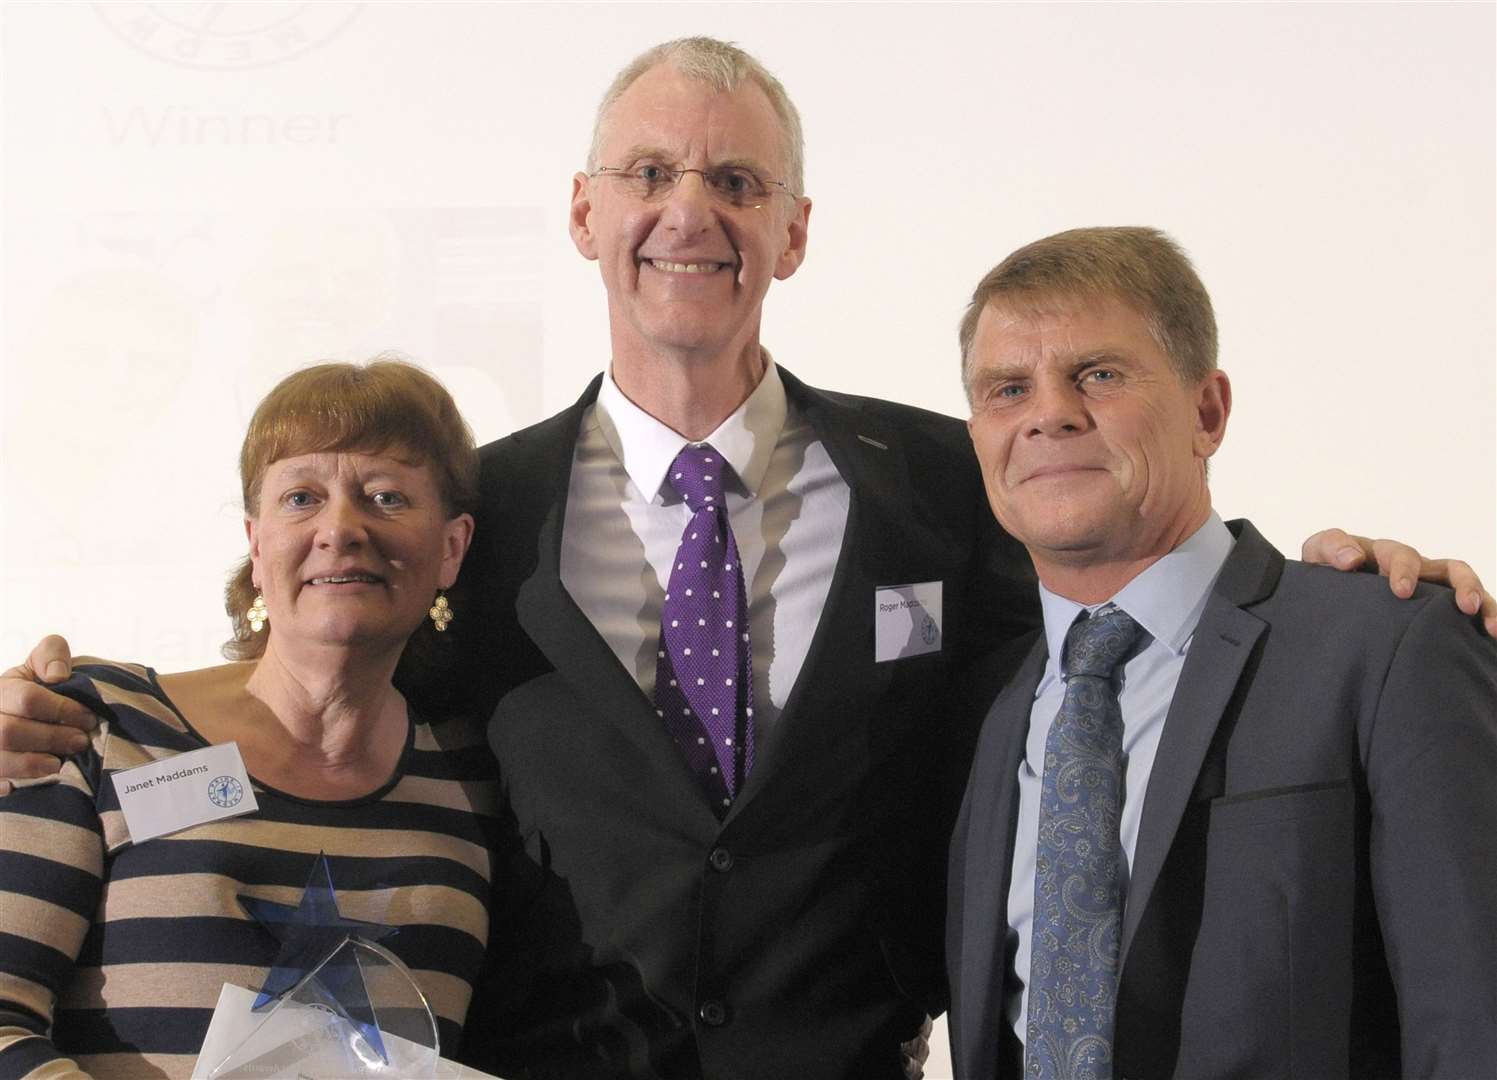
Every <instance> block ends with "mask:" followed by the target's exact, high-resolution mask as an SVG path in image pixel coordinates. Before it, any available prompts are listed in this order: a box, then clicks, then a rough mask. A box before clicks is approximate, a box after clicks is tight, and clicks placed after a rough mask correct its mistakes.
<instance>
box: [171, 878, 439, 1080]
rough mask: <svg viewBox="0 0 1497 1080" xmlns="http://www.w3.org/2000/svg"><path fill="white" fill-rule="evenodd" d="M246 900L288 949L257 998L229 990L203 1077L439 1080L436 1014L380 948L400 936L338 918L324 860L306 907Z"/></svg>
mask: <svg viewBox="0 0 1497 1080" xmlns="http://www.w3.org/2000/svg"><path fill="white" fill-rule="evenodd" d="M239 899H240V903H241V904H242V905H243V906H244V907H245V909H246V910H247V911H248V912H249V913H250V914H251V915H253V916H255V918H257V919H258V920H259V921H260V923H261V924H262V925H263V926H264V927H265V928H266V929H267V930H269V931H270V932H271V933H272V934H274V935H275V936H276V938H277V939H278V940H279V941H280V952H279V954H278V955H277V957H276V961H275V966H274V967H273V968H272V969H271V971H270V974H269V975H267V976H266V979H265V984H264V986H263V987H262V988H261V989H260V991H259V993H258V994H255V993H253V992H252V991H248V990H243V989H240V988H238V987H233V986H225V987H224V992H223V994H222V995H221V996H220V998H219V1004H218V1008H217V1009H216V1010H215V1012H214V1019H213V1023H212V1026H210V1028H209V1032H208V1039H207V1040H206V1041H205V1042H204V1045H203V1052H202V1054H201V1055H200V1056H199V1059H198V1066H199V1071H197V1072H196V1073H195V1075H198V1076H206V1077H208V1078H210V1080H229V1078H254V1080H276V1078H280V1077H286V1078H288V1080H295V1078H300V1077H312V1078H322V1077H339V1078H342V1077H364V1076H384V1077H401V1078H405V1077H413V1078H415V1077H433V1076H435V1075H436V1073H437V1068H438V1062H439V1060H440V1053H439V1045H438V1041H437V1022H436V1018H435V1017H434V1016H433V1015H432V1011H431V1006H430V1004H429V1003H428V1002H427V1000H426V995H425V994H423V993H422V992H421V988H420V987H419V986H417V985H416V982H415V980H414V979H413V978H412V977H411V974H410V972H409V970H407V968H406V967H405V965H404V964H402V963H401V962H400V960H399V959H398V958H397V957H396V956H395V955H394V954H393V953H391V952H390V951H389V950H388V949H386V948H385V947H384V946H382V945H380V944H378V943H377V941H376V940H375V939H376V938H381V937H389V936H390V935H392V934H394V933H395V932H396V931H395V928H393V927H388V926H381V925H379V924H375V923H361V922H358V921H357V920H353V919H345V918H343V917H342V916H341V915H340V914H339V913H338V909H337V903H336V900H335V898H334V894H333V888H332V876H331V873H330V871H329V870H328V865H327V859H326V857H325V856H322V857H319V859H318V861H317V865H316V867H315V868H314V870H313V872H312V879H311V880H310V881H309V882H308V883H307V888H306V891H305V892H304V893H303V894H302V899H301V903H300V904H298V905H297V906H295V907H292V906H290V905H287V904H277V903H273V902H271V901H265V900H259V899H256V898H254V897H248V896H241V897H240V898H239Z"/></svg>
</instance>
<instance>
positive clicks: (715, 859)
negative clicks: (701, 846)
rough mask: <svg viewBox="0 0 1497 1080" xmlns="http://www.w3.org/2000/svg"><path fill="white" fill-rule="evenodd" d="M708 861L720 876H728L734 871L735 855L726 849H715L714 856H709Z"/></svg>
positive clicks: (713, 850)
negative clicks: (727, 874)
mask: <svg viewBox="0 0 1497 1080" xmlns="http://www.w3.org/2000/svg"><path fill="white" fill-rule="evenodd" d="M707 861H708V862H709V863H711V864H712V869H714V870H716V871H717V872H718V873H720V874H726V873H727V872H728V871H729V870H731V869H733V853H732V852H731V851H729V850H728V849H727V848H725V847H720V848H713V849H712V854H711V855H708V856H707Z"/></svg>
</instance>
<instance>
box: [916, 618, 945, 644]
mask: <svg viewBox="0 0 1497 1080" xmlns="http://www.w3.org/2000/svg"><path fill="white" fill-rule="evenodd" d="M940 635H941V628H940V627H939V626H937V625H936V620H935V619H932V618H931V617H930V616H929V615H927V616H925V621H924V622H922V623H921V624H920V636H921V637H923V638H924V639H925V643H926V644H927V645H934V644H935V643H936V638H938V637H940Z"/></svg>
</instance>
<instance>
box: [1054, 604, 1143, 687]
mask: <svg viewBox="0 0 1497 1080" xmlns="http://www.w3.org/2000/svg"><path fill="white" fill-rule="evenodd" d="M1137 637H1138V623H1136V622H1134V621H1133V619H1132V617H1131V616H1129V614H1128V613H1127V612H1126V611H1124V610H1123V609H1122V608H1108V609H1107V610H1106V611H1099V612H1097V613H1096V614H1095V615H1093V616H1092V617H1091V618H1080V619H1077V620H1076V622H1074V623H1073V624H1072V625H1071V629H1070V630H1068V631H1067V632H1066V657H1065V660H1066V665H1065V666H1066V675H1067V677H1069V676H1072V675H1097V676H1100V677H1101V678H1111V677H1112V673H1113V672H1114V671H1116V670H1117V666H1118V664H1119V663H1120V662H1121V661H1122V659H1123V657H1124V656H1126V655H1127V654H1128V650H1129V649H1130V648H1132V647H1133V642H1134V640H1135V639H1136V638H1137Z"/></svg>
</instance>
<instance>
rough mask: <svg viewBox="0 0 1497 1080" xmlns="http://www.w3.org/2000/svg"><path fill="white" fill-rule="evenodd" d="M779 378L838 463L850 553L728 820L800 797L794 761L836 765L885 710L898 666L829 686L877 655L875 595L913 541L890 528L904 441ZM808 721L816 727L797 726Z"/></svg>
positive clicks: (905, 490)
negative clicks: (835, 673) (890, 558)
mask: <svg viewBox="0 0 1497 1080" xmlns="http://www.w3.org/2000/svg"><path fill="white" fill-rule="evenodd" d="M779 370H780V378H781V380H782V381H783V382H784V384H785V393H786V396H787V397H788V398H789V399H790V400H791V402H793V403H794V405H795V407H796V408H797V409H799V410H800V411H801V412H802V414H803V415H804V416H805V417H806V419H807V421H808V422H809V423H810V424H811V426H812V428H813V429H815V431H816V434H817V437H818V438H819V439H820V440H821V442H822V445H823V446H825V448H826V451H827V454H828V455H829V456H830V457H831V459H832V463H833V464H834V465H836V466H837V471H838V472H839V473H840V474H841V475H842V479H843V480H844V481H845V482H846V483H847V487H848V493H849V505H848V512H847V527H846V529H845V530H844V532H843V536H842V549H841V551H840V552H839V553H838V557H837V565H836V568H835V570H834V571H833V575H832V584H831V587H830V589H829V590H828V592H827V599H826V604H825V606H824V607H823V608H822V612H821V617H820V619H819V620H818V622H817V625H816V632H815V634H814V635H813V636H812V639H811V645H810V648H809V649H808V650H807V652H806V659H805V662H804V663H803V664H802V665H801V670H800V674H799V675H798V676H797V677H796V680H795V685H794V686H793V687H792V688H791V691H790V696H789V698H788V699H787V700H786V702H785V708H784V709H783V710H782V711H781V713H780V720H779V728H778V731H777V733H776V738H775V739H774V740H772V741H771V742H770V743H769V745H768V747H767V748H766V750H765V752H764V753H763V755H762V756H761V757H760V758H759V761H758V762H757V763H756V765H755V766H754V771H753V772H752V773H750V774H749V778H748V781H747V783H746V784H745V785H744V789H743V793H742V797H741V798H739V799H738V800H737V801H736V802H735V804H734V807H733V810H732V811H731V812H730V814H729V820H732V819H733V818H735V817H736V816H737V815H738V814H739V813H740V812H742V811H746V810H747V808H748V806H749V805H750V804H751V803H752V801H753V799H754V797H755V796H757V795H758V794H759V793H760V792H761V791H763V790H764V789H766V788H768V787H771V786H774V787H781V786H783V787H784V788H785V793H786V794H787V795H789V796H790V797H794V792H795V785H796V784H797V783H798V781H797V780H796V778H795V776H794V775H793V772H794V770H793V769H791V768H790V766H789V764H788V763H790V762H795V761H803V762H807V763H808V764H809V765H811V766H812V767H813V768H814V769H815V770H816V771H818V772H819V771H820V770H821V769H822V768H824V763H825V762H826V761H828V760H832V759H833V758H831V757H828V755H834V754H835V753H836V747H837V743H838V741H839V740H840V739H841V738H842V737H843V733H844V731H845V726H844V725H846V724H863V723H866V722H867V717H868V713H869V709H868V707H866V706H865V703H866V702H870V701H876V700H877V699H878V698H879V696H880V695H881V694H882V693H883V690H884V688H885V686H886V684H887V682H888V679H889V674H890V673H889V671H888V668H889V665H888V664H877V665H869V666H870V667H872V669H873V670H872V672H871V673H870V674H868V677H866V678H864V677H863V675H862V673H863V671H864V669H863V668H862V667H861V666H860V667H859V671H860V676H859V679H858V680H849V679H847V678H836V677H829V675H828V672H829V671H830V670H831V669H833V668H836V667H837V666H838V665H845V664H846V662H847V658H848V657H854V658H857V657H861V656H863V655H864V654H865V653H866V655H867V656H868V657H869V658H871V657H872V655H873V615H874V599H873V590H874V588H875V587H876V586H878V585H892V584H901V582H899V581H897V580H892V579H889V578H887V577H886V576H881V568H882V564H883V563H884V561H885V556H886V555H887V554H889V553H891V552H896V551H899V550H903V549H902V547H901V546H900V545H901V541H900V540H898V539H897V537H898V536H899V534H900V532H902V531H903V532H907V528H905V527H904V525H903V523H901V522H899V521H897V520H891V517H890V514H889V512H888V509H887V508H889V507H891V506H894V507H897V506H905V507H907V506H909V505H910V501H911V500H910V496H909V472H908V468H907V465H906V462H905V457H904V454H903V452H902V449H901V439H900V436H899V432H898V431H896V430H893V429H891V428H889V427H888V426H887V425H885V424H883V423H881V422H880V421H879V419H878V418H877V417H876V416H873V415H871V414H869V413H867V412H865V411H864V410H863V409H861V408H860V407H858V405H857V404H856V403H855V402H847V401H843V400H841V399H838V398H835V397H833V396H832V395H829V394H825V393H822V392H821V391H818V390H814V389H812V388H810V387H808V386H806V385H805V384H804V383H802V382H801V381H800V380H799V379H797V378H796V377H795V376H794V375H792V374H790V373H789V372H788V371H786V370H785V369H784V368H783V367H782V368H780V369H779ZM803 714H810V715H814V716H816V718H817V720H816V722H815V723H809V724H808V723H804V722H798V721H797V719H796V718H797V717H799V716H801V715H803Z"/></svg>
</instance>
